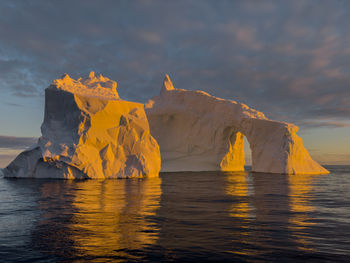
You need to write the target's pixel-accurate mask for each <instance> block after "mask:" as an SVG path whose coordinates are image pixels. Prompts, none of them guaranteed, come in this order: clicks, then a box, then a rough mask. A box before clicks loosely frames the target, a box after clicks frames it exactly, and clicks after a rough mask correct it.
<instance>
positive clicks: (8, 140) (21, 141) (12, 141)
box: [0, 136, 38, 149]
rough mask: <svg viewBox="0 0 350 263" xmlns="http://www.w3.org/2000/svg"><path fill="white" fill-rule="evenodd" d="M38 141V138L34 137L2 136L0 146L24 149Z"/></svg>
mask: <svg viewBox="0 0 350 263" xmlns="http://www.w3.org/2000/svg"><path fill="white" fill-rule="evenodd" d="M37 141H38V138H33V137H14V136H0V148H6V149H24V148H26V147H28V146H31V145H33V144H35V143H36V142H37Z"/></svg>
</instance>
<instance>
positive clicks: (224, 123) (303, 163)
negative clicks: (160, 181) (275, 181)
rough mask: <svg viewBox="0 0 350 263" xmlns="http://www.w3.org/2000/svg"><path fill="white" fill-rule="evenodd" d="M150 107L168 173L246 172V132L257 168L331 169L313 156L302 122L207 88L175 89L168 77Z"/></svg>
mask: <svg viewBox="0 0 350 263" xmlns="http://www.w3.org/2000/svg"><path fill="white" fill-rule="evenodd" d="M145 108H146V114H147V118H148V120H149V123H150V129H151V134H152V136H154V137H155V138H156V140H157V141H158V144H159V146H160V151H161V158H162V171H213V170H222V171H242V170H244V164H245V161H244V136H246V137H247V139H248V141H249V144H250V147H251V151H252V170H253V171H255V172H265V173H285V174H320V173H328V171H327V170H326V169H324V168H323V167H322V166H320V165H319V164H318V163H316V162H315V161H314V160H312V158H311V157H310V155H309V153H308V152H307V150H306V149H305V147H304V146H303V142H302V139H301V138H300V137H299V136H298V135H297V134H296V133H297V131H298V129H299V128H298V127H297V126H295V125H293V124H290V123H285V122H278V121H273V120H269V119H268V118H266V117H265V115H264V114H263V113H262V112H259V111H257V110H254V109H252V108H249V107H248V106H247V105H245V104H242V103H238V102H235V101H231V100H224V99H220V98H217V97H213V96H211V95H209V94H207V93H205V92H203V91H189V90H184V89H175V88H174V87H173V85H172V83H171V80H170V78H169V76H168V75H166V77H165V79H164V83H163V86H162V89H161V92H160V96H157V97H154V98H152V99H151V100H150V101H149V102H148V103H147V104H146V107H145Z"/></svg>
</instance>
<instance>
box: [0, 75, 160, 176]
mask: <svg viewBox="0 0 350 263" xmlns="http://www.w3.org/2000/svg"><path fill="white" fill-rule="evenodd" d="M116 88H117V83H116V82H115V81H112V80H110V79H108V78H106V77H103V76H102V75H99V76H95V74H94V73H93V72H91V73H90V75H89V77H88V78H85V79H81V78H80V79H78V80H74V79H72V78H70V77H69V76H68V75H64V76H63V77H62V78H61V79H57V80H54V81H53V82H52V84H51V85H50V86H49V87H48V88H47V89H46V90H45V116H44V122H43V124H42V126H41V132H42V136H41V137H40V138H39V140H38V143H37V145H34V146H33V147H31V148H30V149H28V150H26V151H24V152H22V153H21V154H19V155H18V156H17V157H16V159H15V160H14V161H13V162H12V163H10V164H9V165H8V166H7V167H6V168H5V169H4V170H3V172H4V174H5V176H6V177H34V178H44V177H50V178H127V177H144V176H158V172H159V170H160V152H159V146H158V144H157V142H156V140H155V139H154V138H153V137H152V136H151V134H150V130H149V125H148V121H147V117H146V115H145V111H144V105H143V104H140V103H135V102H129V101H124V100H121V99H119V96H118V93H117V89H116Z"/></svg>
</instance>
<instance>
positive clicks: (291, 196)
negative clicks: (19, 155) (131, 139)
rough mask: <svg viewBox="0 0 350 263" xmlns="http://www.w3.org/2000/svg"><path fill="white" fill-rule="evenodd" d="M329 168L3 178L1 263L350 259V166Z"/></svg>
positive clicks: (0, 191)
mask: <svg viewBox="0 0 350 263" xmlns="http://www.w3.org/2000/svg"><path fill="white" fill-rule="evenodd" d="M326 168H327V169H329V170H330V171H331V173H330V174H328V175H282V174H265V173H252V172H249V171H246V172H181V173H161V174H160V176H159V178H153V179H152V178H149V179H124V180H102V181H101V180H84V181H76V180H47V179H6V178H0V262H6V263H7V262H350V166H327V167H326ZM248 170H249V168H248Z"/></svg>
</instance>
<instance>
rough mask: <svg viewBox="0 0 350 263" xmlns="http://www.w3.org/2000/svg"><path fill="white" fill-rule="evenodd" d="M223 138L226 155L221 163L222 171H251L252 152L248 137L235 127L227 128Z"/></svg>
mask: <svg viewBox="0 0 350 263" xmlns="http://www.w3.org/2000/svg"><path fill="white" fill-rule="evenodd" d="M222 136H223V141H224V148H225V149H224V153H225V154H224V156H223V158H222V160H221V162H220V170H221V171H250V170H251V169H252V151H251V148H250V144H249V141H248V139H247V137H246V136H244V134H243V133H241V132H240V131H239V130H238V129H237V128H235V127H226V128H225V129H224V130H223V133H222Z"/></svg>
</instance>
